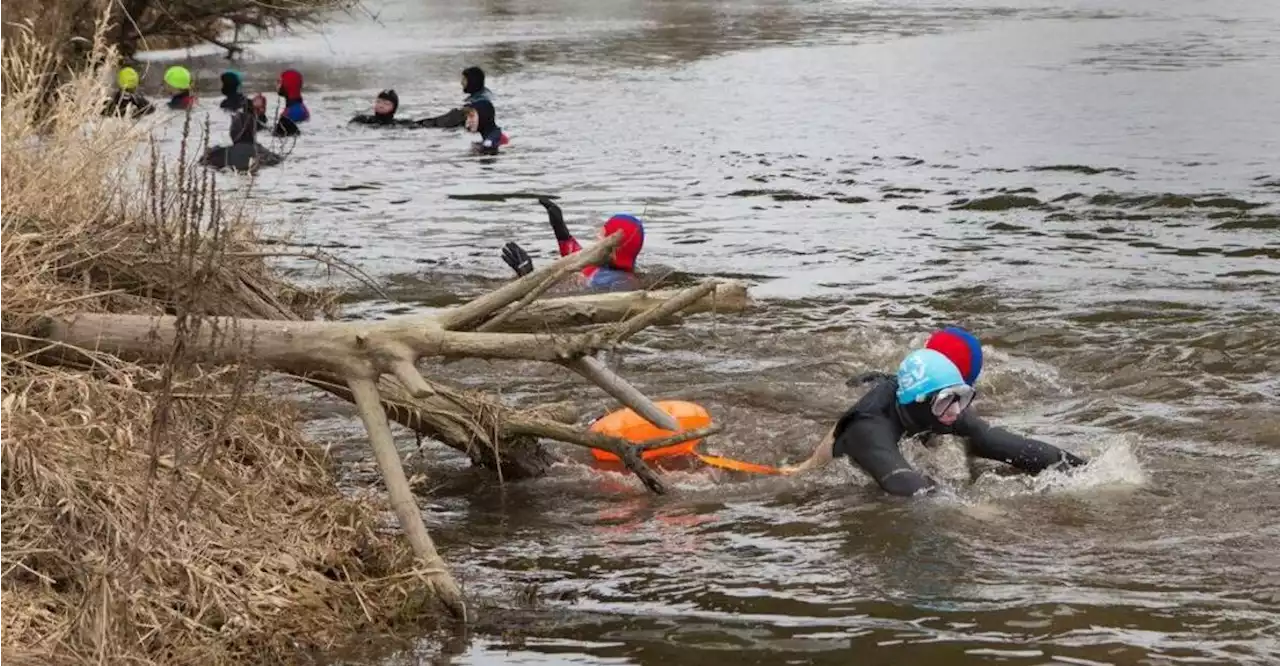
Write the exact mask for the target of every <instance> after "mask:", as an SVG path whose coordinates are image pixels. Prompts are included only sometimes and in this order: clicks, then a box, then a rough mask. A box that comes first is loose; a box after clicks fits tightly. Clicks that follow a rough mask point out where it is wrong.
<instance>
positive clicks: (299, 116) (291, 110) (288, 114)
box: [271, 69, 311, 136]
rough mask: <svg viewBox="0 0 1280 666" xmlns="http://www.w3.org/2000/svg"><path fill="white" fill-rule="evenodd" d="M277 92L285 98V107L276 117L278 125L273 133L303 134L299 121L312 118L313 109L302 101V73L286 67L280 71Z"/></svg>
mask: <svg viewBox="0 0 1280 666" xmlns="http://www.w3.org/2000/svg"><path fill="white" fill-rule="evenodd" d="M276 92H277V93H278V94H279V95H280V96H281V97H283V98H284V109H282V110H281V111H280V117H279V118H277V119H276V126H275V127H274V128H273V129H272V131H271V133H272V134H274V135H276V136H297V135H299V134H302V130H301V129H299V128H298V123H305V122H307V121H308V120H310V119H311V111H310V110H309V109H307V105H306V103H304V102H303V101H302V73H301V72H299V71H298V70H296V69H286V70H284V71H283V72H281V73H280V82H279V85H278V86H277V87H276Z"/></svg>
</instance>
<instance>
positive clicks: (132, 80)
mask: <svg viewBox="0 0 1280 666" xmlns="http://www.w3.org/2000/svg"><path fill="white" fill-rule="evenodd" d="M139 78H140V77H139V76H138V70H136V69H134V68H132V67H125V68H122V69H121V70H120V72H119V73H118V74H116V83H117V85H118V87H117V88H116V90H115V92H114V93H112V94H111V98H110V99H108V100H107V103H106V105H105V106H104V107H103V109H102V115H104V116H123V115H128V116H130V117H132V118H137V117H139V116H145V115H147V114H148V113H153V112H155V110H156V108H155V106H154V105H152V104H151V102H150V101H149V100H147V98H146V97H143V96H142V93H140V92H138V82H139Z"/></svg>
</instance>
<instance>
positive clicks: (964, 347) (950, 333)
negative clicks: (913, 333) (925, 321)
mask: <svg viewBox="0 0 1280 666" xmlns="http://www.w3.org/2000/svg"><path fill="white" fill-rule="evenodd" d="M924 346H925V349H932V350H934V351H936V352H939V353H941V354H942V355H943V356H946V357H947V358H948V359H950V360H951V362H952V363H954V364H955V366H956V368H958V369H959V370H960V374H961V375H962V376H963V377H964V383H966V384H968V385H969V386H973V385H974V383H975V382H977V381H978V375H980V374H982V343H980V342H978V338H977V337H975V336H974V335H973V334H972V333H970V332H969V331H966V330H964V329H963V328H960V327H958V326H948V327H946V328H944V329H942V330H940V331H934V333H933V335H931V336H929V340H928V341H927V342H925V343H924Z"/></svg>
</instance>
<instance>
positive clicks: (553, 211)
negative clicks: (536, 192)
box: [538, 197, 573, 242]
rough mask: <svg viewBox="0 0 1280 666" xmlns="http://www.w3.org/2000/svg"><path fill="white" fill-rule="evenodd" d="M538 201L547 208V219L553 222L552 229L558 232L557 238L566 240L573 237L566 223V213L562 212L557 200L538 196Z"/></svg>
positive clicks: (562, 240)
mask: <svg viewBox="0 0 1280 666" xmlns="http://www.w3.org/2000/svg"><path fill="white" fill-rule="evenodd" d="M538 203H540V204H542V207H543V208H546V209H547V221H548V222H550V223H551V230H552V231H554V232H555V233H556V240H557V241H560V242H564V241H567V240H569V239H570V238H573V236H571V235H570V234H569V227H567V226H565V224H564V213H562V212H560V207H559V206H557V205H556V202H554V201H552V200H551V199H550V198H548V197H538Z"/></svg>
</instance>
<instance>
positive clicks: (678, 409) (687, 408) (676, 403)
mask: <svg viewBox="0 0 1280 666" xmlns="http://www.w3.org/2000/svg"><path fill="white" fill-rule="evenodd" d="M654 404H656V405H657V406H658V409H661V410H662V411H664V412H666V413H668V414H670V415H671V417H672V418H674V419H675V420H676V423H679V424H680V430H682V431H683V430H697V429H698V428H705V427H707V426H709V425H711V414H709V413H707V410H706V409H703V407H702V405H699V404H697V403H693V402H685V401H683V400H659V401H658V402H656V403H654ZM591 432H595V433H600V434H601V435H609V436H610V437H621V438H622V439H626V440H629V441H632V442H643V441H646V440H651V439H660V438H662V437H667V436H669V435H673V434H675V433H674V432H672V431H670V430H663V429H661V428H659V427H658V426H655V425H653V424H652V423H649V422H648V421H646V420H644V417H643V416H640V415H639V414H637V413H635V412H633V411H631V410H630V409H620V410H618V411H616V412H610V413H609V414H606V415H604V416H603V417H601V418H600V420H598V421H596V422H595V423H592V424H591ZM701 441H702V440H698V439H691V440H689V441H687V442H679V443H677V444H672V445H671V446H664V447H662V448H660V449H650V450H648V451H645V452H643V453H641V454H640V457H641V458H642V459H644V460H654V459H657V458H669V457H678V456H689V457H693V456H695V455H697V453H696V452H695V451H694V448H695V447H697V446H698V444H699V443H700V442H701ZM591 454H592V455H594V456H595V457H596V460H608V461H615V462H616V461H617V460H618V457H617V456H615V455H613V454H612V453H609V452H608V451H601V450H599V449H591Z"/></svg>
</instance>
